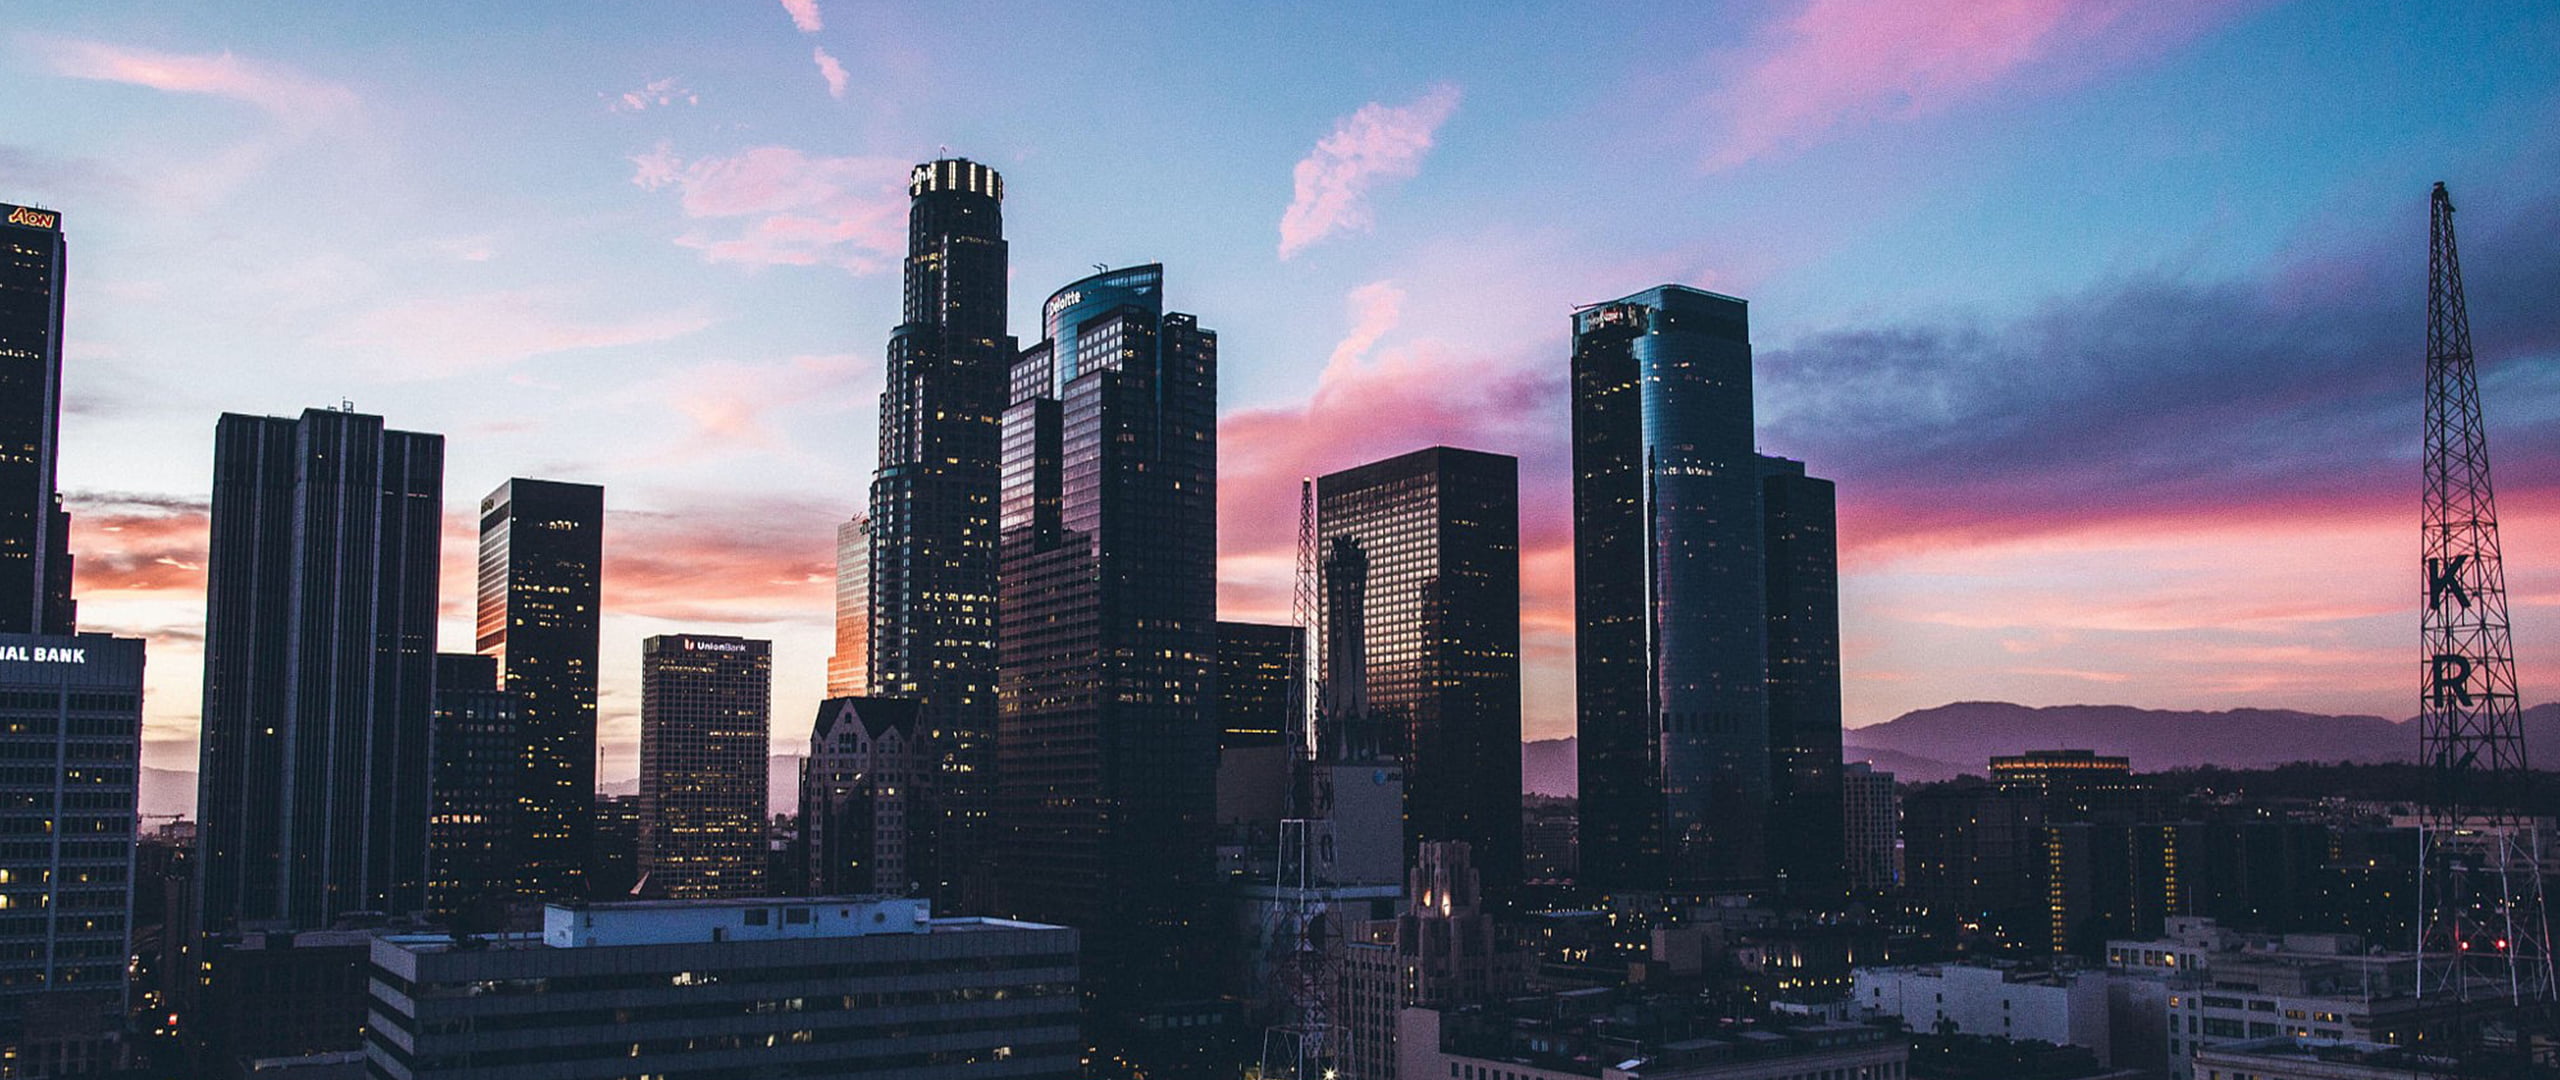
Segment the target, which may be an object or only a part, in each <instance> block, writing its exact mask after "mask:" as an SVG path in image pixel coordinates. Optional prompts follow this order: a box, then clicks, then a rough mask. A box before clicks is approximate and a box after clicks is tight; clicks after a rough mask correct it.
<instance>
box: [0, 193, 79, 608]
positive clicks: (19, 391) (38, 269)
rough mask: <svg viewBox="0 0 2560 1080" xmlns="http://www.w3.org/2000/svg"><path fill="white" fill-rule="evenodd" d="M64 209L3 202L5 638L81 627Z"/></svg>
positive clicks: (0, 472) (0, 547) (1, 558)
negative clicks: (77, 619) (71, 475)
mask: <svg viewBox="0 0 2560 1080" xmlns="http://www.w3.org/2000/svg"><path fill="white" fill-rule="evenodd" d="M66 255H67V247H66V245H65V244H64V243H63V239H62V215H60V214H57V213H55V212H53V211H51V210H39V209H36V208H34V207H28V206H12V205H9V204H7V203H0V634H68V633H70V632H71V630H72V622H73V619H72V615H73V611H72V605H71V547H70V539H71V519H70V515H68V514H65V513H64V512H63V510H62V496H61V494H60V492H58V491H57V490H56V489H55V487H54V465H55V459H56V457H57V455H58V454H59V452H60V447H61V420H62V297H63V279H64V263H65V259H66Z"/></svg>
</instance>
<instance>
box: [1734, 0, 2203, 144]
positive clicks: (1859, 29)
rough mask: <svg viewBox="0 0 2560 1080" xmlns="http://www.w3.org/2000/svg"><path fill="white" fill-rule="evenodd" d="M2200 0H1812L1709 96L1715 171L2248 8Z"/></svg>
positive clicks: (2090, 63)
mask: <svg viewBox="0 0 2560 1080" xmlns="http://www.w3.org/2000/svg"><path fill="white" fill-rule="evenodd" d="M2247 7H2248V5H2245V4H2221V3H2205V2H2202V0H2140V2H2137V0H1931V2H1918V0H1811V2H1810V3H1808V4H1806V5H1805V6H1804V8H1803V9H1802V10H1801V11H1799V12H1798V13H1797V14H1796V15H1795V17H1794V18H1791V19H1787V20H1785V21H1784V22H1782V23H1780V24H1778V25H1777V26H1776V27H1775V28H1774V30H1773V31H1772V32H1770V33H1767V34H1765V35H1763V39H1762V40H1761V41H1760V42H1759V43H1758V44H1757V45H1755V46H1754V47H1753V48H1751V49H1750V50H1749V51H1748V53H1747V54H1746V55H1748V56H1749V57H1750V60H1749V62H1748V65H1747V67H1746V68H1745V69H1744V70H1742V71H1741V72H1740V73H1739V75H1738V76H1736V77H1735V78H1734V80H1733V81H1732V82H1731V83H1730V84H1728V85H1727V86H1726V87H1725V88H1724V89H1723V90H1722V91H1720V92H1718V93H1716V94H1715V95H1713V96H1712V97H1711V98H1710V99H1709V101H1708V105H1709V108H1710V111H1711V112H1713V113H1714V114H1715V115H1716V116H1717V117H1719V118H1720V119H1721V120H1722V122H1723V125H1724V137H1723V142H1722V144H1721V145H1720V146H1719V147H1718V148H1717V149H1716V151H1715V153H1714V154H1712V155H1710V156H1709V158H1708V160H1707V166H1708V167H1709V168H1711V169H1721V168H1728V167H1731V166H1734V165H1738V164H1741V163H1742V162H1745V161H1748V160H1751V159H1753V158H1757V157H1761V156H1763V155H1767V154H1771V153H1777V152H1782V151H1786V150H1791V149H1796V148H1799V147H1802V146H1804V145H1806V144H1809V143H1812V142H1816V141H1818V140H1820V139H1821V138H1822V137H1824V136H1825V135H1828V134H1829V133H1830V132H1831V131H1832V130H1833V129H1835V128H1842V127H1847V126H1852V125H1856V124H1860V123H1866V122H1872V121H1875V120H1879V119H1892V118H1897V117H1908V116H1925V115H1929V114H1932V113H1937V112H1941V111H1944V110H1946V109H1948V108H1950V107H1953V106H1956V105H1960V104H1964V103H1967V102H1971V101H1975V100H1978V99H1981V98H1984V97H1987V96H1989V95H1990V94H1992V93H1993V92H1994V91H1996V90H1998V89H1999V88H2001V87H2002V86H2004V85H2006V84H2009V83H2012V82H2015V81H2016V80H2018V79H2019V78H2021V77H2022V76H2024V75H2026V74H2027V73H2029V72H2030V71H2034V72H2037V73H2041V74H2049V75H2051V76H2054V77H2057V78H2063V79H2067V78H2074V77H2080V76H2084V75H2086V74H2087V73H2088V72H2090V71H2092V70H2095V69H2100V68H2104V67H2107V66H2111V65H2113V64H2117V63H2121V62H2124V61H2126V60H2128V59H2132V58H2135V57H2139V56H2143V55H2149V54H2152V53H2155V52H2157V51H2158V50H2159V49H2161V48H2164V47H2166V46H2168V45H2171V44H2175V43H2176V42H2178V41H2181V40H2184V39H2186V38H2188V37H2190V36H2192V35H2193V34H2195V33H2197V32H2200V31H2201V30H2203V29H2205V28H2206V27H2207V26H2208V25H2210V24H2213V23H2216V22H2219V21H2221V20H2224V19H2228V18H2230V17H2232V16H2233V15H2235V14H2236V13H2238V12H2240V11H2243V10H2246V9H2247Z"/></svg>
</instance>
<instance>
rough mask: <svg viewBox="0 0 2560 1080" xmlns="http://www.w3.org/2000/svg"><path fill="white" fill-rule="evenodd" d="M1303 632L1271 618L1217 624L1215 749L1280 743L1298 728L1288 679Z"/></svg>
mask: <svg viewBox="0 0 2560 1080" xmlns="http://www.w3.org/2000/svg"><path fill="white" fill-rule="evenodd" d="M1306 637H1307V636H1306V634H1305V633H1303V632H1301V631H1300V630H1299V629H1298V628H1297V627H1296V626H1290V625H1273V624H1270V623H1249V622H1222V623H1219V624H1218V749H1221V750H1234V749H1238V748H1241V747H1247V746H1278V745H1280V744H1282V743H1284V742H1287V741H1288V739H1289V737H1290V735H1291V734H1292V733H1293V732H1294V731H1295V730H1296V726H1297V725H1295V724H1293V723H1291V722H1290V716H1289V684H1290V682H1291V681H1292V680H1294V679H1296V678H1297V677H1298V654H1299V653H1300V652H1301V651H1303V650H1305V648H1306Z"/></svg>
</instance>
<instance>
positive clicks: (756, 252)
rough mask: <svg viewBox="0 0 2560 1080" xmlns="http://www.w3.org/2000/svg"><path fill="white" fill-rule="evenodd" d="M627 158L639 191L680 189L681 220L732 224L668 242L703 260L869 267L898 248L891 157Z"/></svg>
mask: <svg viewBox="0 0 2560 1080" xmlns="http://www.w3.org/2000/svg"><path fill="white" fill-rule="evenodd" d="M631 163H632V175H631V182H632V183H634V184H637V185H639V186H640V187H641V188H642V189H644V190H648V191H658V190H662V189H666V188H670V187H672V188H674V189H676V190H677V191H678V192H680V193H681V195H682V203H681V205H682V207H683V210H684V214H685V216H686V217H688V218H693V219H696V220H703V221H722V222H726V223H728V224H730V225H733V226H735V228H736V231H735V232H732V233H729V234H727V235H715V234H713V233H712V232H710V231H707V230H705V229H700V228H697V229H695V230H692V231H689V232H687V233H685V234H684V235H682V236H679V237H677V238H676V243H678V244H681V245H683V246H685V247H690V248H694V249H696V250H699V251H701V252H702V256H703V258H704V259H706V260H709V261H711V262H736V263H746V264H750V265H777V264H779V265H791V266H811V265H819V264H825V265H831V266H841V267H844V268H846V269H849V270H852V271H854V272H855V273H870V272H873V271H876V270H880V269H882V268H884V267H886V266H889V265H891V264H892V263H894V262H895V260H896V259H897V258H898V256H899V255H900V254H901V253H903V252H904V251H905V250H906V237H905V233H904V229H903V226H904V224H905V222H906V189H905V188H904V187H903V186H902V185H903V182H904V179H905V176H906V166H905V165H904V164H903V163H901V162H898V161H894V160H891V159H888V158H872V157H811V156H809V155H808V154H805V153H802V152H801V151H799V150H795V149H793V148H791V147H787V146H760V147H756V148H754V149H751V150H747V151H745V152H743V153H739V154H735V155H732V156H728V157H705V158H697V159H694V160H691V161H687V160H685V159H683V158H681V157H679V156H677V155H676V153H675V152H674V150H673V149H672V148H671V147H670V145H669V144H667V143H660V144H658V146H657V147H656V148H654V149H652V150H650V151H649V152H648V153H645V154H639V155H635V156H633V157H632V158H631Z"/></svg>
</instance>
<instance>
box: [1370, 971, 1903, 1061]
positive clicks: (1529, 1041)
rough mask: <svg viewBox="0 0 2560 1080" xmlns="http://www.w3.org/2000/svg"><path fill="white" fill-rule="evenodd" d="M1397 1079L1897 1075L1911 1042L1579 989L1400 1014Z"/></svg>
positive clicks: (1880, 1033) (1856, 1028)
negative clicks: (1743, 1018)
mask: <svg viewBox="0 0 2560 1080" xmlns="http://www.w3.org/2000/svg"><path fill="white" fill-rule="evenodd" d="M1399 1028H1400V1030H1399V1033H1398V1037H1397V1040H1396V1044H1397V1045H1396V1052H1397V1059H1398V1066H1397V1075H1398V1076H1400V1077H1402V1078H1403V1080H1441V1078H1444V1077H1446V1078H1451V1080H1899V1078H1901V1077H1904V1076H1907V1075H1909V1068H1910V1058H1911V1047H1910V1043H1909V1042H1908V1041H1907V1040H1906V1039H1904V1038H1903V1036H1902V1035H1901V1033H1899V1032H1896V1031H1891V1030H1888V1029H1885V1028H1882V1027H1877V1026H1874V1025H1870V1024H1858V1023H1840V1022H1833V1021H1825V1020H1818V1019H1812V1018H1804V1017H1787V1016H1774V1017H1772V1018H1770V1019H1768V1020H1765V1021H1759V1022H1736V1021H1731V1020H1725V1019H1720V1018H1716V1017H1713V1016H1709V1015H1706V1014H1705V1010H1703V1009H1701V1008H1700V1006H1699V1005H1698V1003H1697V1002H1696V1001H1695V1000H1694V999H1680V998H1674V997H1664V998H1653V999H1642V998H1637V997H1634V996H1632V995H1631V994H1630V992H1628V991H1625V990H1610V989H1597V988H1595V989H1590V990H1575V991H1567V992H1565V993H1560V994H1549V995H1542V996H1538V997H1531V998H1515V999H1511V1000H1508V1001H1505V1002H1502V1003H1500V1004H1498V1005H1485V1006H1475V1007H1469V1008H1464V1009H1430V1008H1421V1007H1414V1008H1408V1009H1405V1010H1404V1011H1403V1013H1402V1014H1401V1016H1400V1023H1399Z"/></svg>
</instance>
